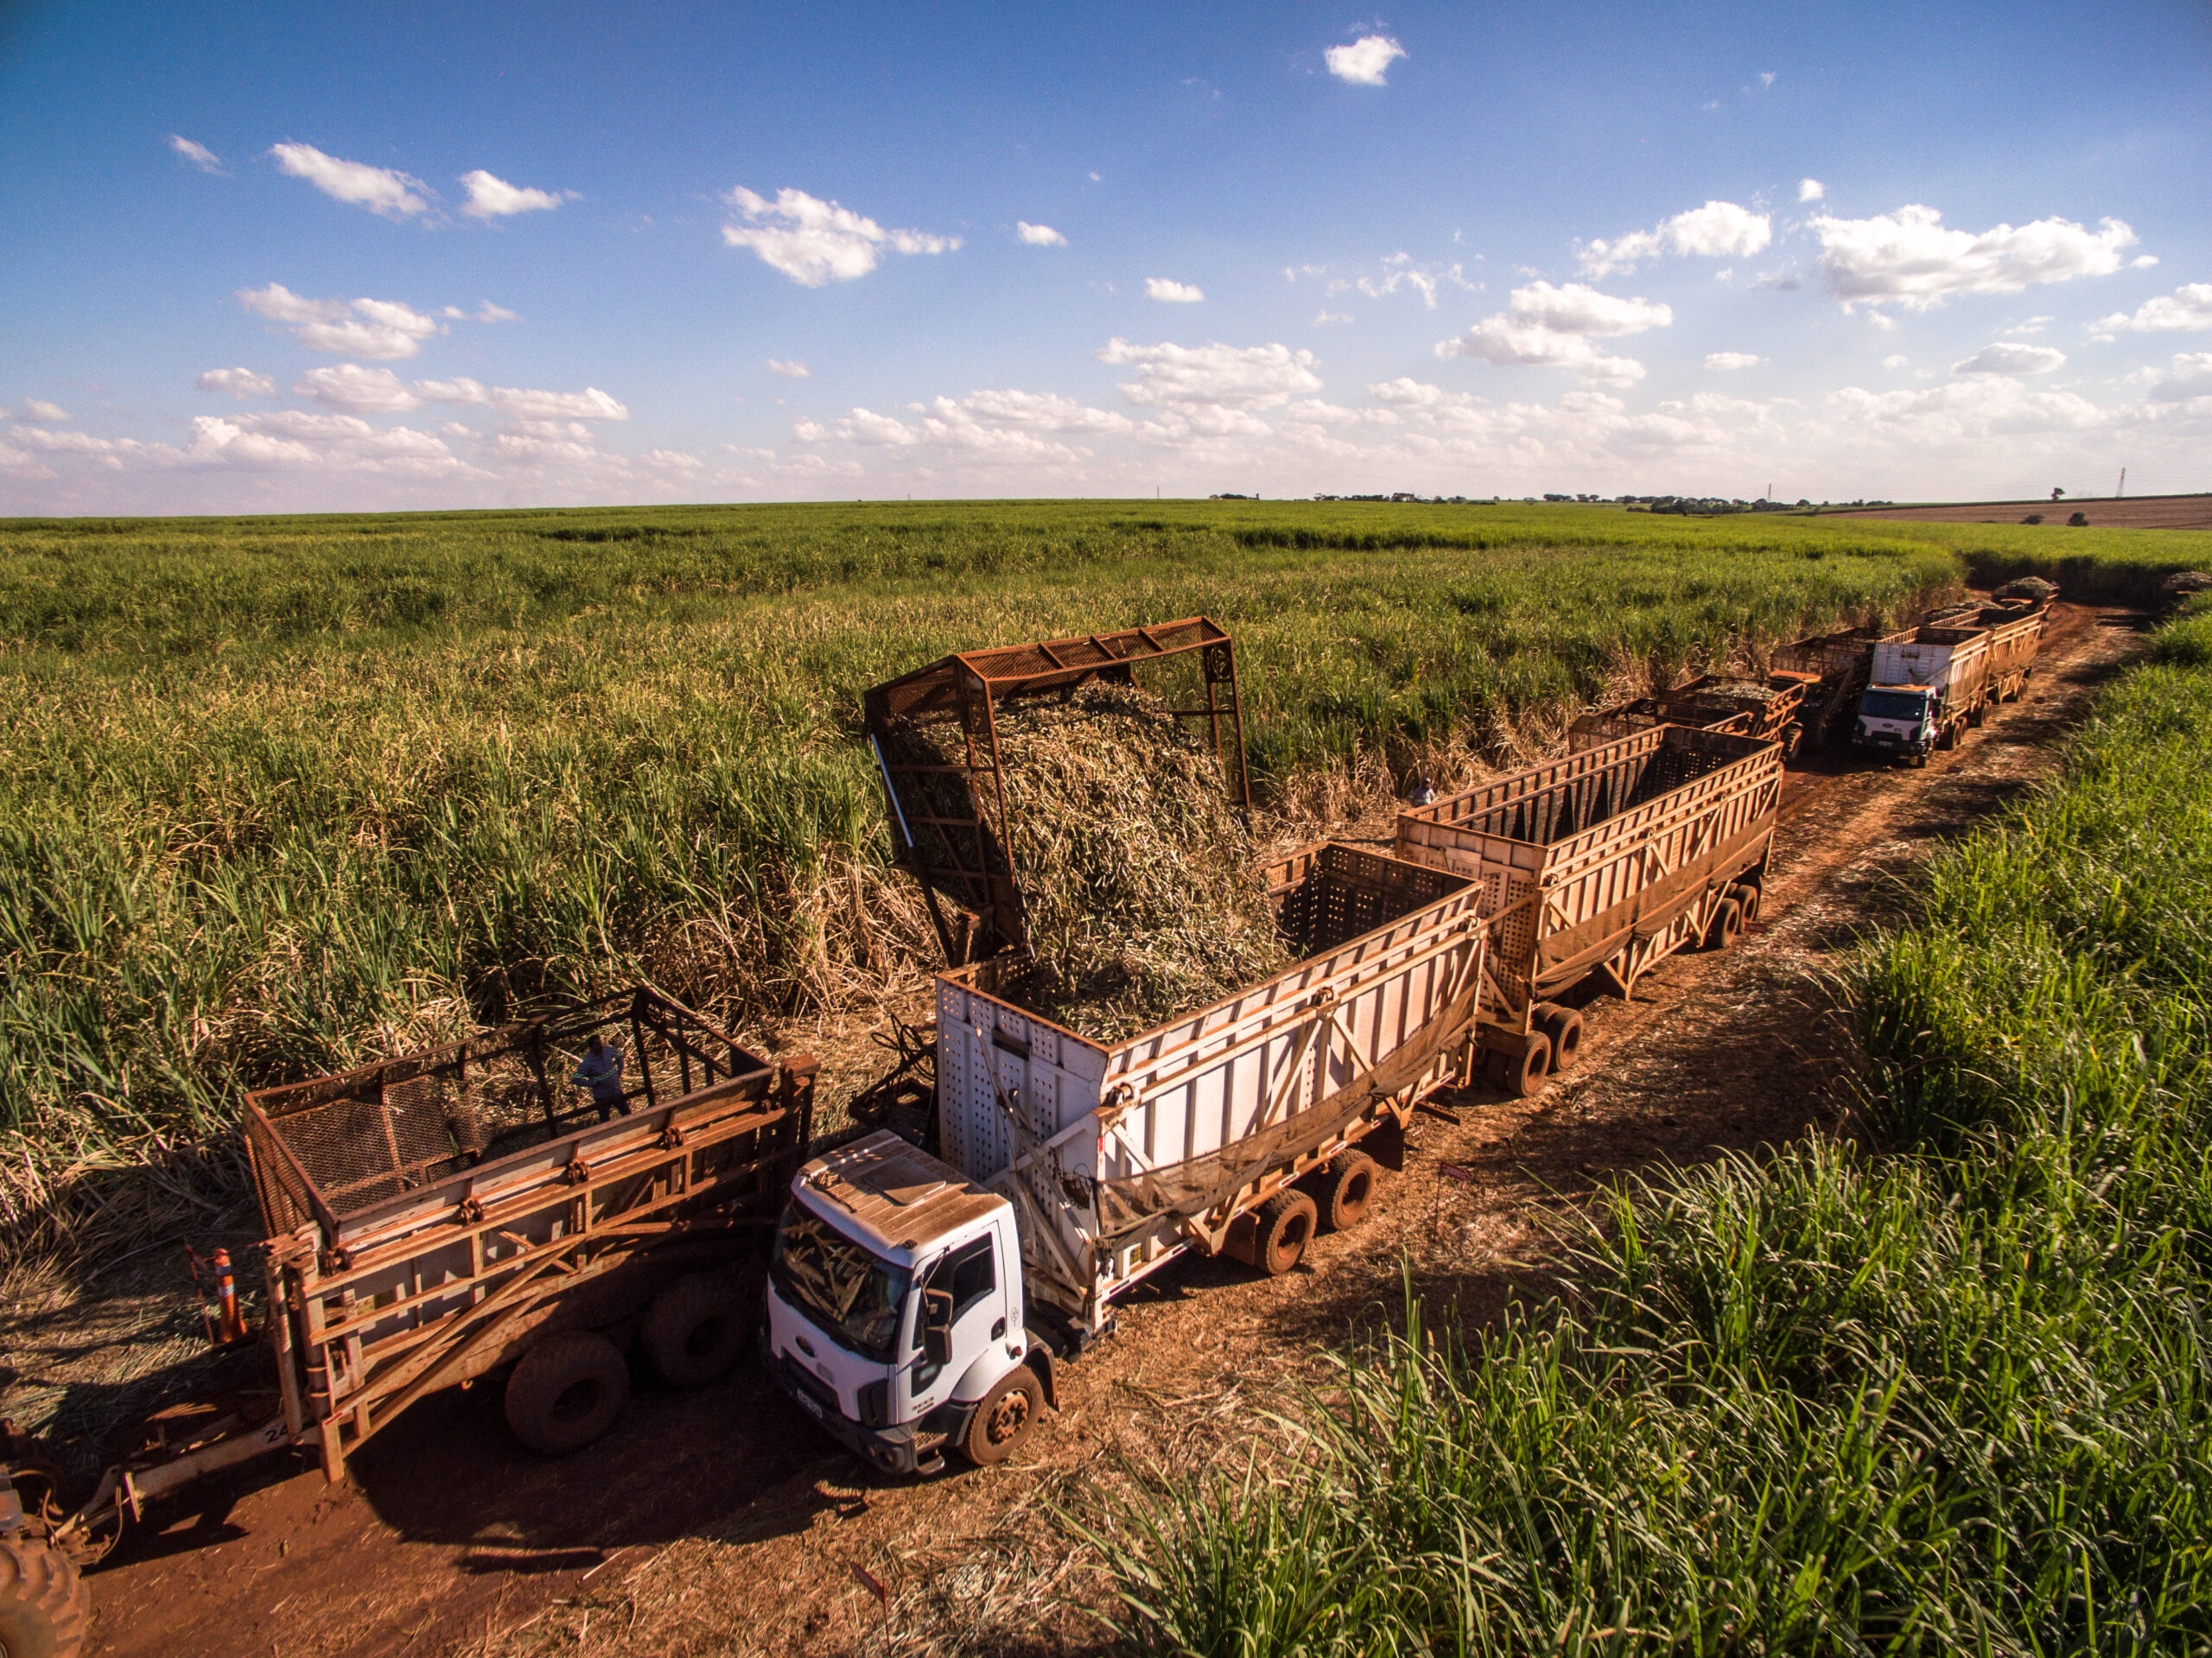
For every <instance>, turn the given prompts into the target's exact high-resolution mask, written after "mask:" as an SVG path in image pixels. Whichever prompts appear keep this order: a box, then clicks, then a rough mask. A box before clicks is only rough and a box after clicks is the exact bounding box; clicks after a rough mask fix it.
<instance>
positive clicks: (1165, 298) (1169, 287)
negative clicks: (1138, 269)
mask: <svg viewBox="0 0 2212 1658" xmlns="http://www.w3.org/2000/svg"><path fill="white" fill-rule="evenodd" d="M1144 296H1145V297H1146V298H1147V299H1156V300H1158V301H1160V302H1161V303H1163V304H1166V305H1196V304H1197V303H1198V302H1199V301H1200V300H1202V299H1204V298H1205V296H1206V290H1205V289H1203V288H1200V287H1198V285H1197V284H1196V283H1185V282H1172V281H1170V280H1169V279H1168V278H1167V277H1166V276H1147V277H1146V278H1145V279H1144Z"/></svg>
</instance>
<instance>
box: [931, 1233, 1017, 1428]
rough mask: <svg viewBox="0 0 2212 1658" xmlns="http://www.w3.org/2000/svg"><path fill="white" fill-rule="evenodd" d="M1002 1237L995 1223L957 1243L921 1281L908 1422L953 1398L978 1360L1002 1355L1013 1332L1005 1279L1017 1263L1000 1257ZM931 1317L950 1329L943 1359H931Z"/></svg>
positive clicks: (992, 1374) (993, 1372)
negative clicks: (927, 1330)
mask: <svg viewBox="0 0 2212 1658" xmlns="http://www.w3.org/2000/svg"><path fill="white" fill-rule="evenodd" d="M998 1239H999V1234H998V1230H997V1229H996V1228H994V1229H991V1230H990V1231H988V1232H986V1233H984V1234H983V1236H981V1237H979V1238H974V1239H971V1240H969V1242H966V1243H963V1244H958V1245H956V1246H955V1247H954V1248H952V1249H951V1250H950V1251H949V1252H947V1253H946V1254H945V1255H944V1257H943V1258H941V1259H940V1260H939V1261H938V1263H937V1264H936V1265H935V1266H933V1267H931V1268H930V1270H929V1272H928V1274H927V1275H926V1276H925V1278H924V1279H923V1280H922V1289H921V1306H920V1309H919V1312H918V1316H917V1317H916V1318H915V1321H914V1348H915V1351H914V1356H913V1362H912V1364H911V1365H910V1366H909V1367H908V1369H907V1373H906V1374H907V1386H908V1390H909V1391H908V1396H909V1398H910V1400H911V1401H912V1410H911V1413H910V1414H909V1416H908V1418H907V1420H910V1421H912V1420H918V1419H920V1418H921V1417H923V1416H925V1415H926V1414H928V1413H930V1412H931V1411H932V1410H934V1409H935V1408H936V1407H938V1406H939V1405H942V1404H943V1403H944V1401H946V1400H948V1399H950V1398H951V1397H952V1390H953V1388H954V1386H955V1385H956V1384H957V1382H959V1381H960V1379H961V1377H963V1375H966V1374H967V1373H968V1372H969V1369H972V1368H973V1367H974V1366H975V1364H976V1361H977V1360H978V1359H981V1358H984V1357H986V1356H988V1355H990V1354H992V1353H994V1352H999V1353H1001V1355H1002V1350H1003V1344H1004V1343H1005V1340H1006V1338H1007V1336H1008V1335H1009V1334H1010V1333H1011V1331H1010V1327H1009V1326H1010V1320H1009V1318H1008V1314H1007V1283H1006V1282H1005V1281H1004V1280H1005V1279H1006V1278H1007V1276H1009V1275H1010V1274H1011V1272H1012V1271H1013V1269H1014V1265H1015V1263H1014V1262H1013V1261H1004V1262H1002V1261H1000V1259H999V1243H998ZM932 1318H935V1319H938V1320H943V1321H944V1322H945V1323H946V1324H948V1325H949V1327H950V1331H951V1341H950V1356H949V1357H948V1358H946V1359H945V1360H944V1363H937V1362H935V1361H933V1360H931V1357H930V1356H929V1350H928V1347H927V1345H926V1344H925V1342H924V1340H923V1337H922V1332H923V1330H924V1328H925V1325H926V1324H928V1322H929V1321H930V1320H931V1319H932ZM1005 1364H1006V1361H1005V1360H1004V1358H1003V1356H1001V1362H1000V1363H999V1365H998V1366H997V1367H996V1368H993V1367H990V1366H986V1367H985V1368H986V1369H989V1370H990V1381H992V1382H995V1381H996V1380H997V1379H998V1376H999V1375H1000V1373H1001V1371H1002V1370H1003V1369H1004V1368H1005ZM985 1385H986V1386H988V1383H986V1384H985Z"/></svg>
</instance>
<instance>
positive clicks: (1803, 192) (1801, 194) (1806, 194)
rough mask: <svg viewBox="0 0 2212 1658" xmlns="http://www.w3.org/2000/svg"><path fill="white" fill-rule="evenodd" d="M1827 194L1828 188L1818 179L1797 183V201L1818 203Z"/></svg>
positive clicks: (1801, 180)
mask: <svg viewBox="0 0 2212 1658" xmlns="http://www.w3.org/2000/svg"><path fill="white" fill-rule="evenodd" d="M1827 193H1828V187H1827V185H1825V184H1823V183H1821V181H1819V180H1818V179H1799V180H1798V181H1797V200H1800V201H1820V200H1824V199H1825V198H1826V197H1827Z"/></svg>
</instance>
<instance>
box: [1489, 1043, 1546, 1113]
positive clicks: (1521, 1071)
mask: <svg viewBox="0 0 2212 1658" xmlns="http://www.w3.org/2000/svg"><path fill="white" fill-rule="evenodd" d="M1487 1071H1488V1075H1489V1080H1490V1085H1491V1087H1492V1088H1494V1089H1497V1091H1498V1092H1499V1093H1501V1094H1506V1095H1510V1096H1512V1097H1513V1098H1515V1099H1516V1100H1529V1099H1534V1098H1535V1096H1537V1095H1539V1094H1541V1093H1542V1092H1543V1091H1544V1083H1545V1082H1546V1081H1547V1079H1548V1078H1549V1077H1550V1076H1551V1074H1552V1044H1551V1039H1550V1038H1549V1037H1548V1036H1546V1035H1545V1034H1544V1033H1543V1032H1541V1031H1531V1032H1529V1039H1528V1045H1527V1046H1526V1047H1524V1048H1522V1051H1520V1052H1519V1053H1509V1052H1507V1051H1505V1050H1504V1049H1503V1048H1493V1049H1491V1054H1490V1059H1489V1062H1488V1065H1487Z"/></svg>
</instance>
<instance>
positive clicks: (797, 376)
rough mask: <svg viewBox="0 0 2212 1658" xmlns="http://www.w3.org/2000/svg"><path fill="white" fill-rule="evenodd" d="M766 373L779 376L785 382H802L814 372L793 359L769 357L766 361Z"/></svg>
mask: <svg viewBox="0 0 2212 1658" xmlns="http://www.w3.org/2000/svg"><path fill="white" fill-rule="evenodd" d="M768 372H769V373H771V374H780V375H782V376H783V377H784V378H785V379H786V380H804V379H809V378H812V376H813V373H814V371H813V370H812V369H810V368H809V367H808V366H807V365H805V364H804V363H802V362H800V361H799V360H798V359H797V358H795V357H794V358H791V359H784V358H780V357H771V358H770V359H768Z"/></svg>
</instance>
